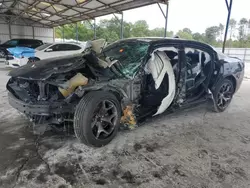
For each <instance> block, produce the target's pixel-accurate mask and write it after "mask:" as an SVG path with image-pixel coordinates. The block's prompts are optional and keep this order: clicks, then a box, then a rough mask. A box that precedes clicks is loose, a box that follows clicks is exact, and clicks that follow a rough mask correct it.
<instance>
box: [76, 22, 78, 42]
mask: <svg viewBox="0 0 250 188" xmlns="http://www.w3.org/2000/svg"><path fill="white" fill-rule="evenodd" d="M76 41H78V24H77V22H76Z"/></svg>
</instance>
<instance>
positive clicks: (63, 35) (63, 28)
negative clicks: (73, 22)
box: [62, 25, 64, 42]
mask: <svg viewBox="0 0 250 188" xmlns="http://www.w3.org/2000/svg"><path fill="white" fill-rule="evenodd" d="M62 37H63V42H64V25H63V26H62Z"/></svg>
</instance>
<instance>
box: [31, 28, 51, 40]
mask: <svg viewBox="0 0 250 188" xmlns="http://www.w3.org/2000/svg"><path fill="white" fill-rule="evenodd" d="M33 28H34V27H33ZM33 33H34V32H33ZM55 38H56V29H55V27H53V42H55Z"/></svg>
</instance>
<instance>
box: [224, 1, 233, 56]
mask: <svg viewBox="0 0 250 188" xmlns="http://www.w3.org/2000/svg"><path fill="white" fill-rule="evenodd" d="M225 1H226V6H227V10H228V15H227V25H226V30H225V35H224V41H223V46H222V53H224V52H225V46H226V41H227V32H228V27H229V22H230V17H231V10H232V4H233V0H229V1H230V3H228V0H225Z"/></svg>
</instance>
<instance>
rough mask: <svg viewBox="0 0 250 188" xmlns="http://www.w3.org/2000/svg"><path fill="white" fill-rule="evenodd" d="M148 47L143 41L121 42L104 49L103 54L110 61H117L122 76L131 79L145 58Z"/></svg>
mask: <svg viewBox="0 0 250 188" xmlns="http://www.w3.org/2000/svg"><path fill="white" fill-rule="evenodd" d="M148 47H149V43H148V42H144V41H122V42H120V43H114V44H112V45H110V46H108V47H107V48H105V49H104V50H103V54H104V56H105V57H109V58H111V60H118V61H119V62H120V64H121V71H122V72H123V74H125V75H126V76H129V77H132V76H133V75H134V74H135V73H136V71H137V70H138V68H139V66H140V65H141V63H142V60H143V58H144V57H145V56H146V54H147V51H148Z"/></svg>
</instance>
